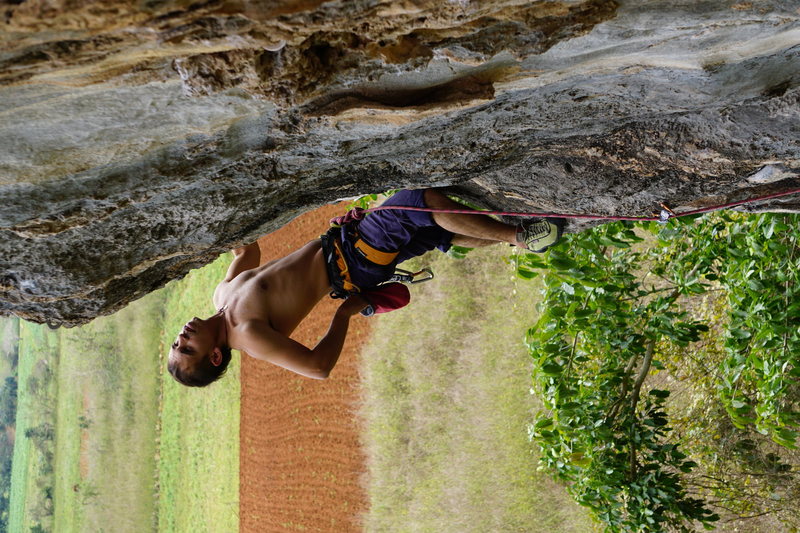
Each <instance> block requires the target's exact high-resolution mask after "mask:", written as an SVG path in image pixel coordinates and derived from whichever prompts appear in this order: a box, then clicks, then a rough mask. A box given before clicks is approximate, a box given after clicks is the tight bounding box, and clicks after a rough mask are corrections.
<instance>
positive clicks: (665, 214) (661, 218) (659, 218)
mask: <svg viewBox="0 0 800 533" xmlns="http://www.w3.org/2000/svg"><path fill="white" fill-rule="evenodd" d="M797 193H800V189H793V190H790V191H783V192H777V193H772V194H766V195H764V196H758V197H756V198H748V199H746V200H739V201H736V202H729V203H726V204H719V205H714V206H710V207H701V208H700V209H693V210H691V211H684V212H682V213H674V212H672V211H671V210H670V209H668V208H666V206H664V209H663V210H662V211H661V214H660V215H652V216H616V215H590V214H583V213H528V212H518V211H478V210H474V209H437V208H434V207H412V206H402V205H386V206H383V205H382V206H378V207H372V208H370V209H360V208H356V209H357V214H354V215H351V214H350V213H348V215H347V216H348V217H351V218H350V219H351V220H352V219H356V220H358V219H360V218H362V217H363V215H365V214H367V213H370V212H373V211H383V210H386V209H403V210H405V211H425V212H428V213H452V214H458V215H499V216H510V217H539V218H575V219H590V220H634V221H639V222H666V221H667V220H669V219H670V218H678V217H685V216H689V215H699V214H700V213H709V212H711V211H717V210H719V209H726V208H729V207H736V206H738V205H743V204H748V203H751V202H760V201H762V200H770V199H772V198H779V197H781V196H789V195H791V194H797ZM338 219H345V217H337V219H334V220H337V222H336V223H337V224H341V223H343V222H347V221H348V220H338ZM331 222H333V220H332V221H331Z"/></svg>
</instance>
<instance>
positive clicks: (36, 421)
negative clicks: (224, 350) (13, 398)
mask: <svg viewBox="0 0 800 533" xmlns="http://www.w3.org/2000/svg"><path fill="white" fill-rule="evenodd" d="M229 261H230V258H229V257H227V256H225V257H222V258H221V259H220V260H218V261H217V262H215V263H214V264H213V265H209V266H208V267H206V268H205V269H201V270H197V271H194V272H192V273H191V274H190V275H189V276H187V277H186V278H185V279H184V280H181V281H179V282H173V283H171V284H170V285H168V286H167V287H166V288H165V289H163V290H161V291H158V292H156V293H153V294H150V295H148V296H147V297H145V298H142V299H141V300H138V301H136V302H134V303H132V304H131V305H130V306H128V307H127V308H125V309H124V310H122V311H120V312H118V313H116V314H114V315H112V316H108V317H101V318H98V319H96V320H94V321H93V322H92V323H90V324H88V325H86V326H83V327H81V328H75V329H60V330H57V331H53V330H50V329H48V328H47V327H45V326H38V325H33V324H26V323H22V326H21V335H20V362H19V383H20V387H19V408H18V412H17V426H16V429H17V440H16V442H15V448H14V465H13V473H12V498H11V516H10V524H9V530H10V531H28V530H29V529H30V527H31V526H33V525H35V524H41V525H42V526H43V527H44V528H45V529H46V530H48V531H50V530H52V531H59V532H61V531H97V532H100V531H113V532H115V533H116V532H128V531H130V532H143V531H170V532H172V531H192V532H202V531H224V532H227V531H236V530H238V516H237V512H238V480H239V462H238V441H239V380H238V360H237V364H236V365H235V367H234V368H232V369H231V370H230V371H229V373H230V374H231V376H229V377H228V378H227V379H226V380H224V381H223V382H222V383H219V384H217V385H215V386H213V387H210V388H209V389H206V390H192V391H189V390H187V389H185V388H184V387H181V386H180V385H178V384H177V383H175V382H174V381H173V380H172V378H171V377H169V375H168V374H166V372H165V371H164V366H165V357H166V346H167V345H168V344H169V343H171V342H172V339H173V338H174V336H175V334H176V332H177V331H178V330H179V329H180V326H181V325H182V324H184V323H185V322H186V321H187V320H188V319H189V318H191V316H193V314H197V315H199V316H203V315H204V313H211V312H213V309H211V308H210V305H211V304H210V297H211V292H212V291H213V289H214V286H215V285H216V282H217V281H218V280H219V278H220V277H221V276H222V274H223V273H224V272H225V270H226V269H227V265H228V263H229ZM41 424H51V427H52V428H54V438H52V437H51V438H50V439H49V441H48V439H47V438H40V439H38V440H36V439H31V438H26V437H24V435H25V432H26V430H27V429H28V428H31V427H40V425H41ZM40 447H44V448H46V449H49V450H50V453H51V456H50V457H48V456H47V454H45V453H42V451H41V450H40Z"/></svg>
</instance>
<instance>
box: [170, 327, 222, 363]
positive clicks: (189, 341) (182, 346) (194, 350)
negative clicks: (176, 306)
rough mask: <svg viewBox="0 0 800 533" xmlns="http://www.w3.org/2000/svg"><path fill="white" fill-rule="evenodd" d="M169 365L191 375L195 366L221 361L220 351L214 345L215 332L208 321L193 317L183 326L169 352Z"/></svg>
mask: <svg viewBox="0 0 800 533" xmlns="http://www.w3.org/2000/svg"><path fill="white" fill-rule="evenodd" d="M169 359H170V364H175V365H177V366H178V367H180V368H181V369H182V370H183V371H185V372H189V373H192V372H193V371H194V369H195V367H196V366H198V365H207V364H209V363H210V364H211V365H213V366H218V365H219V364H220V362H221V361H222V358H221V351H220V350H219V348H218V347H217V345H216V332H215V331H214V328H212V327H211V325H210V324H209V321H207V320H202V319H200V318H197V317H194V318H193V319H192V320H190V321H189V322H187V323H186V325H184V326H183V328H182V329H181V331H180V333H178V336H177V337H176V338H175V342H173V343H172V348H171V349H170V352H169Z"/></svg>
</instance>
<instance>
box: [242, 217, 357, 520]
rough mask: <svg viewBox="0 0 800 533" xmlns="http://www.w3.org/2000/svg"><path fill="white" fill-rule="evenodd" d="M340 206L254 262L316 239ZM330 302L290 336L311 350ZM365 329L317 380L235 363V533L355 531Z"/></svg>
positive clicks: (284, 233) (283, 234)
mask: <svg viewBox="0 0 800 533" xmlns="http://www.w3.org/2000/svg"><path fill="white" fill-rule="evenodd" d="M342 212H343V208H342V206H326V207H323V208H321V209H319V210H317V211H314V212H313V213H308V214H305V215H303V216H301V217H298V218H297V219H295V220H294V221H292V222H291V223H290V224H288V225H287V226H285V227H283V228H281V229H280V230H278V231H276V232H274V233H271V234H270V235H267V236H266V237H264V238H262V239H261V240H260V241H259V244H260V246H261V252H262V263H263V262H265V261H269V260H271V259H275V258H276V257H281V256H283V255H285V254H287V253H289V252H290V251H292V250H294V249H296V248H298V247H299V246H301V245H303V244H305V243H306V242H308V241H309V240H311V239H314V238H316V237H318V236H319V235H320V234H321V233H322V232H323V231H325V229H326V228H327V227H328V219H330V217H332V216H334V215H339V214H342ZM337 305H338V302H337V301H334V300H332V299H330V298H325V299H324V300H323V301H322V302H321V303H320V304H319V305H318V306H317V307H316V308H315V309H314V311H313V312H312V314H311V315H310V316H309V317H308V318H307V319H306V320H305V321H304V322H303V323H302V324H301V325H300V327H299V328H298V329H297V330H296V331H295V332H294V334H293V335H292V337H293V338H294V339H295V340H297V341H299V342H302V343H304V344H305V345H306V346H314V344H316V342H317V341H318V340H319V338H320V337H321V336H322V335H324V334H325V332H326V331H327V328H328V324H329V322H330V317H331V316H332V314H333V312H334V310H335V309H336V306H337ZM367 337H368V321H367V319H365V318H363V317H361V316H358V317H356V318H354V319H353V320H352V321H351V323H350V331H349V334H348V339H347V342H346V344H345V347H344V351H343V353H342V356H341V358H340V359H339V363H338V364H337V366H336V368H335V369H334V371H333V373H332V374H331V377H330V378H329V379H327V380H325V381H316V380H311V379H308V378H303V377H300V376H297V375H296V374H293V373H291V372H288V371H286V370H283V369H281V368H278V367H275V366H273V365H271V364H268V363H264V362H262V361H257V360H255V359H253V358H251V357H247V356H244V357H243V358H242V377H241V379H242V401H241V429H240V439H241V440H240V481H239V492H240V531H241V532H243V533H245V532H246V533H265V532H279V531H320V532H336V533H343V532H348V531H360V530H361V527H360V516H361V515H362V514H363V513H364V512H365V511H366V508H367V502H366V496H365V493H364V490H363V488H362V485H361V477H362V475H363V472H364V455H363V454H362V452H361V448H360V444H359V427H358V420H357V417H356V402H357V401H358V394H359V393H358V385H359V375H358V369H357V367H356V361H357V354H358V350H359V347H360V346H361V344H363V342H365V340H366V339H367Z"/></svg>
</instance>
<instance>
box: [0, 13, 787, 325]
mask: <svg viewBox="0 0 800 533" xmlns="http://www.w3.org/2000/svg"><path fill="white" fill-rule="evenodd" d="M0 7H2V10H0V15H1V16H2V28H3V29H2V33H0V42H2V46H1V47H0V313H3V314H8V313H14V314H16V315H18V316H20V317H23V318H25V319H28V320H34V321H38V322H48V323H51V324H54V325H67V326H72V325H76V324H81V323H84V322H87V321H89V320H91V319H92V318H94V317H95V316H98V315H101V314H106V313H110V312H112V311H114V310H116V309H119V308H120V307H121V306H123V305H125V304H126V303H127V302H129V301H131V300H132V299H135V298H138V297H140V296H142V295H143V294H145V293H147V292H149V291H152V290H154V289H156V288H158V287H160V286H162V285H163V284H164V283H166V282H167V281H169V280H171V279H175V278H179V277H181V276H183V275H185V274H186V272H188V270H190V269H191V268H195V267H198V266H201V265H203V264H205V263H207V262H209V261H210V260H212V259H213V258H214V257H215V256H217V255H218V254H219V253H220V252H222V251H224V250H227V249H229V248H231V247H232V246H234V245H238V244H241V243H243V242H247V241H251V240H254V239H255V238H256V237H258V236H259V235H261V234H264V233H266V232H269V231H271V230H274V229H275V228H277V227H279V226H281V225H283V224H284V223H286V221H288V220H290V219H291V218H292V217H294V216H296V215H297V214H298V213H300V212H302V211H305V210H307V209H309V208H311V207H315V206H318V205H321V204H323V203H326V202H330V201H332V200H335V199H339V198H344V197H351V196H355V195H358V194H363V193H368V192H375V191H380V190H385V189H389V188H397V187H423V186H437V187H449V188H450V189H451V190H452V191H454V192H456V193H458V194H460V195H462V196H465V197H468V198H470V199H472V200H474V201H478V202H479V203H481V204H482V205H485V206H487V207H496V208H503V209H511V210H529V209H545V210H552V211H558V212H579V213H599V214H608V215H621V214H625V215H649V214H652V213H653V212H654V211H656V210H658V208H659V203H661V202H664V203H666V204H667V205H669V206H670V207H672V208H673V209H675V210H680V209H686V208H690V207H698V206H704V205H711V204H718V203H723V202H725V201H730V200H737V199H741V198H747V197H753V196H758V195H762V194H766V193H770V192H775V191H784V190H791V189H795V188H798V187H800V170H798V169H799V168H800V141H799V140H798V139H800V106H799V105H798V101H799V100H800V88H799V87H798V86H799V85H800V44H799V43H800V3H798V2H797V1H777V0H760V1H758V2H742V1H739V2H734V1H724V0H718V1H697V0H683V1H677V2H676V1H673V0H635V1H634V0H631V1H627V0H618V1H609V0H584V1H581V0H564V1H540V2H520V1H514V0H488V1H482V2H478V1H469V0H457V1H449V2H442V1H438V0H437V1H432V0H407V1H400V2H396V1H377V0H372V1H367V0H354V1H344V0H343V1H332V2H320V1H316V0H306V1H298V2H281V1H272V2H269V1H267V2H255V1H246V0H240V1H234V0H232V1H225V0H209V1H205V2H203V1H201V2H196V3H190V2H188V1H179V0H144V1H141V2H120V1H102V2H101V1H99V0H98V1H93V0H69V1H67V0H6V1H5V2H3V3H2V4H0ZM798 208H800V196H792V197H787V198H783V199H778V200H771V201H769V202H763V203H761V204H759V205H757V206H755V207H751V209H772V210H790V211H797V210H798ZM582 227H584V225H582V224H577V223H572V224H571V226H570V230H571V231H576V230H579V229H581V228H582ZM323 229H324V228H320V231H322V230H323Z"/></svg>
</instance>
